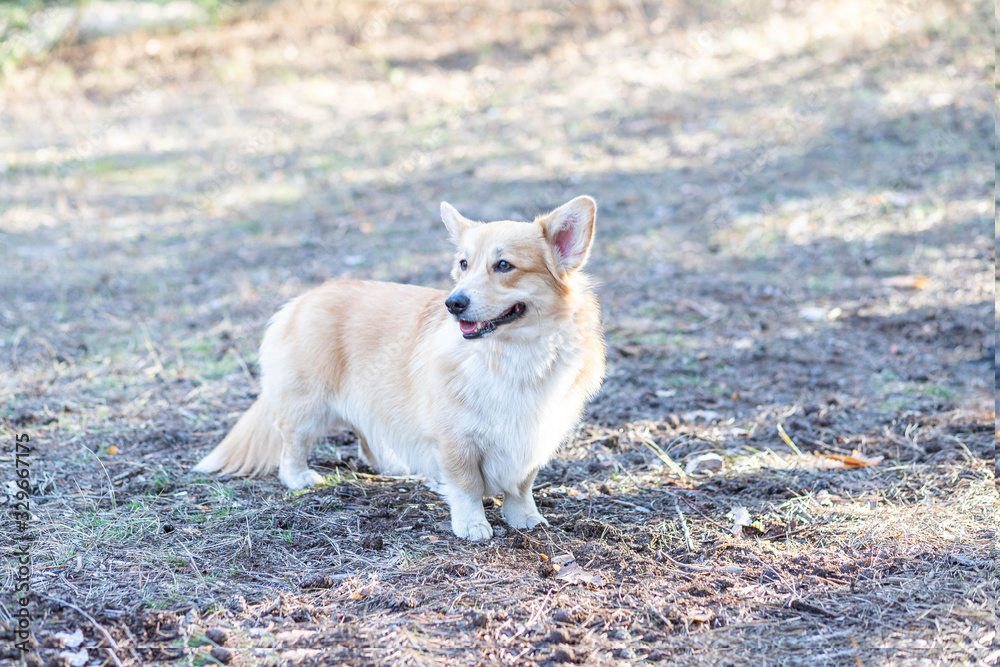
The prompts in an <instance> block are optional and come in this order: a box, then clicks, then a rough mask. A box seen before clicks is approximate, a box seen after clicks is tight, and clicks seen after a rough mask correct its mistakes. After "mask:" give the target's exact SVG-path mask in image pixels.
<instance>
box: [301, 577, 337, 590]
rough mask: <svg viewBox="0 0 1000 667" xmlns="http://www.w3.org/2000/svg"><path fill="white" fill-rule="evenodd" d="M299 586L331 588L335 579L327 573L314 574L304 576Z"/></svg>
mask: <svg viewBox="0 0 1000 667" xmlns="http://www.w3.org/2000/svg"><path fill="white" fill-rule="evenodd" d="M299 586H301V587H302V588H330V587H332V586H333V579H331V578H330V577H329V576H328V575H325V574H314V575H311V576H308V577H306V578H304V579H303V580H302V583H300V584H299Z"/></svg>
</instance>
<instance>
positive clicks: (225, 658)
mask: <svg viewBox="0 0 1000 667" xmlns="http://www.w3.org/2000/svg"><path fill="white" fill-rule="evenodd" d="M209 653H210V654H211V656H212V657H213V658H215V659H216V660H218V661H219V662H221V663H222V664H223V665H228V664H229V662H230V661H231V660H232V659H233V654H232V653H230V652H229V649H225V648H222V647H220V646H216V647H215V648H213V649H212V650H211V651H209Z"/></svg>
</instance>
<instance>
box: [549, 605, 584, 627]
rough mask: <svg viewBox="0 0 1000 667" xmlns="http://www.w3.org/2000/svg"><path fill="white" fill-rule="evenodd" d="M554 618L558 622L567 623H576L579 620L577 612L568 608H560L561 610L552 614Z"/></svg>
mask: <svg viewBox="0 0 1000 667" xmlns="http://www.w3.org/2000/svg"><path fill="white" fill-rule="evenodd" d="M552 620H553V621H555V622H556V623H565V624H567V625H570V624H574V625H575V624H576V622H577V621H578V619H577V616H576V614H574V613H573V612H571V611H569V610H567V609H560V610H559V611H557V612H556V613H555V614H553V615H552Z"/></svg>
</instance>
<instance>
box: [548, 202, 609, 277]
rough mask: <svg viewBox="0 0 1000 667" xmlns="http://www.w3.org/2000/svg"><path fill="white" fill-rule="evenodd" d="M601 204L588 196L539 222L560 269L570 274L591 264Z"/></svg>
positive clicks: (558, 209) (570, 203)
mask: <svg viewBox="0 0 1000 667" xmlns="http://www.w3.org/2000/svg"><path fill="white" fill-rule="evenodd" d="M596 218H597V202H595V201H594V200H593V198H591V197H588V196H587V195H582V196H580V197H577V198H576V199H573V200H570V201H568V202H566V203H565V204H563V205H562V206H560V207H559V208H557V209H556V210H554V211H552V212H551V213H549V214H548V215H546V216H545V217H544V218H542V219H541V220H540V221H539V222H541V224H542V229H543V230H545V238H546V239H547V240H548V242H549V245H551V246H552V254H553V255H555V258H556V266H557V267H558V268H559V269H560V270H561V271H564V272H566V273H569V272H570V271H576V270H577V269H579V268H580V267H581V266H583V265H584V263H585V262H586V261H587V257H588V256H589V255H590V244H591V242H592V241H593V240H594V221H595V220H596Z"/></svg>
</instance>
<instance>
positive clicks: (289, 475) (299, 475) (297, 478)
mask: <svg viewBox="0 0 1000 667" xmlns="http://www.w3.org/2000/svg"><path fill="white" fill-rule="evenodd" d="M278 479H280V480H281V483H282V484H284V485H285V486H287V487H288V488H289V489H291V490H292V491H298V490H299V489H308V488H309V487H312V486H316V485H317V484H322V483H323V482H324V481H326V480H325V479H324V478H323V475H321V474H319V473H318V472H316V471H315V470H311V469H310V468H305V469H303V470H295V471H291V472H289V471H285V470H279V471H278Z"/></svg>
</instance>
